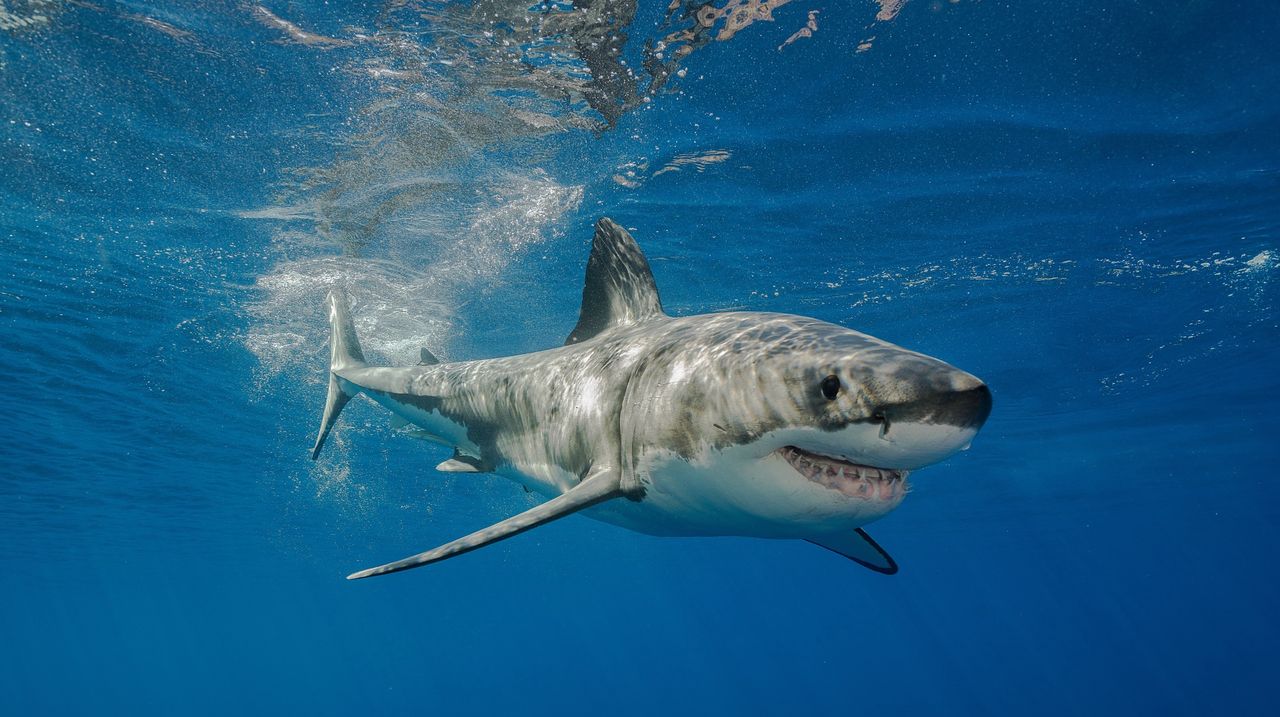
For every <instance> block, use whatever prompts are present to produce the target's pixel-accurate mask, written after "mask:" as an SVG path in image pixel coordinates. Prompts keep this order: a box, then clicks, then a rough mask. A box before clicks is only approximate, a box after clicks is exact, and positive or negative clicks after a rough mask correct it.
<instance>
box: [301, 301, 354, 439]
mask: <svg viewBox="0 0 1280 717" xmlns="http://www.w3.org/2000/svg"><path fill="white" fill-rule="evenodd" d="M328 304H329V323H330V324H331V326H332V328H333V337H332V338H331V339H330V344H331V347H332V349H331V351H330V354H329V396H328V397H327V398H326V399H325V402H324V418H322V419H320V435H319V436H316V445H315V447H314V448H312V449H311V460H315V459H316V457H317V456H319V455H320V449H321V448H323V447H324V439H326V438H328V437H329V431H331V430H333V424H334V423H335V422H336V421H337V420H338V414H339V413H341V412H342V408H343V406H346V405H347V401H350V400H351V399H352V398H355V396H356V393H357V392H355V391H352V390H350V386H351V384H349V383H347V382H346V381H343V380H342V379H340V378H338V376H337V374H336V373H335V372H336V371H339V370H341V369H344V368H359V367H361V366H364V365H365V363H364V352H363V351H361V350H360V339H358V338H356V327H355V325H354V324H352V323H351V312H350V311H349V310H348V308H347V295H346V293H344V292H343V291H342V289H336V288H335V289H334V290H333V291H330V292H329V298H328Z"/></svg>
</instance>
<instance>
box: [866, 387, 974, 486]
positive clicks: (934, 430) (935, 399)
mask: <svg viewBox="0 0 1280 717" xmlns="http://www.w3.org/2000/svg"><path fill="white" fill-rule="evenodd" d="M948 368H950V367H948ZM933 378H934V380H932V381H929V382H928V383H925V384H923V385H921V384H916V385H915V386H914V388H913V390H911V391H910V392H908V393H906V395H903V396H901V398H899V400H897V401H885V402H883V403H881V404H879V405H877V406H875V407H874V409H873V410H874V413H873V422H875V423H878V424H879V437H880V439H881V440H879V441H876V442H875V443H874V445H875V446H876V448H871V449H869V450H870V451H871V455H874V456H875V457H876V458H877V459H878V460H879V461H880V463H881V464H882V465H887V466H891V467H894V468H901V469H912V470H914V469H917V468H922V467H924V466H927V465H930V464H933V463H937V462H938V461H940V460H942V459H944V458H946V457H947V456H950V455H952V454H954V453H955V452H957V451H960V450H963V449H965V448H967V447H968V446H969V443H970V442H971V441H972V440H973V438H974V436H976V435H977V434H978V429H980V428H982V425H983V424H984V423H985V422H986V420H987V417H988V416H989V415H991V389H989V388H988V387H987V385H986V384H985V383H983V382H982V381H980V380H978V379H977V378H975V377H973V376H971V375H970V374H967V373H964V372H962V371H959V370H957V369H950V371H948V372H947V373H946V374H943V375H938V374H935V375H934V377H933Z"/></svg>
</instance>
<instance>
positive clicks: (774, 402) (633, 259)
mask: <svg viewBox="0 0 1280 717" xmlns="http://www.w3.org/2000/svg"><path fill="white" fill-rule="evenodd" d="M329 312H330V321H331V323H332V327H333V341H332V354H331V366H330V374H329V392H328V398H327V401H326V404H325V412H324V417H323V419H322V423H321V428H320V433H319V436H318V437H317V439H316V443H315V447H314V448H313V450H312V458H315V457H317V456H318V455H319V453H320V450H321V448H322V447H323V445H324V442H325V438H326V437H327V436H328V434H329V431H330V430H331V429H332V427H333V424H334V422H335V421H336V420H337V417H338V414H339V412H340V411H341V410H342V408H343V406H345V405H346V403H347V402H348V401H349V400H350V399H351V398H352V397H354V396H356V395H358V394H364V395H365V396H368V397H369V398H371V399H373V400H374V401H376V402H377V403H379V404H381V405H383V406H385V407H386V408H387V409H388V410H390V411H391V412H392V413H393V414H395V416H396V417H398V419H400V420H402V421H407V422H408V423H410V424H413V425H414V426H416V427H417V430H419V431H420V432H421V433H422V434H423V435H424V436H426V437H428V438H430V439H432V440H434V441H437V442H439V443H442V444H445V445H448V446H452V447H453V448H454V454H453V457H452V458H450V459H449V460H446V461H444V462H443V463H441V464H440V465H439V466H437V469H438V470H442V471H449V472H495V473H498V474H501V475H503V476H506V477H509V478H511V479H512V480H514V481H516V482H518V483H520V484H522V485H524V486H525V487H526V488H528V489H529V490H531V491H534V492H537V493H540V494H542V495H545V496H547V497H548V498H549V499H550V500H548V501H547V502H545V503H542V504H540V505H538V506H536V507H534V508H532V509H530V510H528V511H525V512H524V513H521V514H519V515H516V516H513V517H512V518H509V519H507V520H504V521H502V522H500V523H497V524H496V525H493V526H490V527H488V528H485V529H483V530H480V531H477V532H475V533H472V534H471V535H468V536H465V537H463V538H459V539H458V540H455V541H452V542H450V543H446V544H445V545H442V546H440V547H438V548H435V549H432V550H429V551H426V552H424V553H420V554H418V555H414V556H411V557H409V558H405V559H404V560H399V561H396V562H393V563H388V564H386V565H382V566H379V567H376V568H371V569H368V570H363V571H360V572H357V573H354V574H352V575H351V576H349V578H351V579H356V578H363V577H369V576H372V575H379V574H383V573H389V572H396V571H399V570H406V569H409V568H413V567H418V566H421V565H426V564H428V563H432V562H437V561H440V560H444V559H446V558H449V557H453V556H455V555H459V554H462V553H464V552H469V551H471V550H474V549H476V548H479V547H483V546H484V545H488V544H490V543H493V542H496V541H498V540H502V539H504V538H508V537H511V536H513V535H516V534H518V533H521V532H524V531H525V530H529V529H531V528H534V527H537V526H538V525H542V524H544V523H547V522H550V521H552V520H555V519H557V518H561V517H564V516H566V515H569V514H571V513H575V512H582V513H583V514H584V515H587V516H589V517H592V518H596V519H598V520H602V521H605V522H609V523H613V524H616V525H620V526H623V527H626V528H629V529H632V530H636V531H639V532H643V533H649V534H653V535H671V536H676V535H684V536H694V535H740V536H754V537H761V538H790V539H802V540H808V541H810V542H813V543H816V544H818V545H821V546H823V547H826V548H828V549H830V550H833V551H835V552H838V553H840V554H842V555H844V556H846V557H848V558H850V559H852V560H854V561H856V562H858V563H860V564H862V565H865V566H866V567H869V568H871V569H872V570H875V571H877V572H881V573H893V572H896V571H897V565H896V564H895V563H894V561H893V559H892V558H890V557H889V555H888V553H886V552H885V551H884V550H883V549H882V548H880V546H879V545H877V544H876V543H875V541H873V540H872V539H871V538H870V536H868V535H867V534H866V532H865V531H863V530H862V526H864V525H866V524H868V523H870V522H872V521H874V520H876V519H878V518H880V517H883V516H884V515H885V514H887V513H888V512H889V511H891V510H893V509H894V508H896V507H897V506H898V504H899V503H901V502H902V499H903V497H904V495H905V494H906V490H907V488H906V485H907V475H908V472H910V471H913V470H915V469H918V468H921V467H924V466H927V465H930V464H932V463H936V462H938V461H940V460H942V459H944V458H946V457H947V456H949V455H952V454H953V453H955V452H956V451H959V450H962V449H965V448H967V447H968V445H969V443H970V442H971V441H972V439H973V437H974V436H975V435H976V434H977V432H978V429H979V428H981V426H982V424H983V422H984V421H985V420H986V418H987V415H988V414H989V413H990V411H991V392H990V391H989V390H988V389H987V386H986V385H985V384H983V383H982V382H981V381H980V380H978V379H977V378H975V377H974V376H972V375H970V374H968V373H965V372H964V371H961V370H959V369H957V368H954V367H952V366H950V365H948V364H946V363H944V362H942V361H939V360H938V359H935V358H931V357H929V356H925V355H923V354H919V353H916V352H913V351H908V350H907V349H903V348H900V347H898V346H894V345H893V344H890V343H887V342H885V341H881V340H879V339H876V338H874V337H871V336H867V335H866V334H861V333H858V332H856V331H852V330H850V329H846V328H844V327H841V326H836V325H834V324H829V323H825V322H822V321H818V320H816V319H810V318H805V317H802V316H792V315H788V314H776V313H757V312H728V313H717V314H705V315H698V316H685V317H671V316H668V315H666V314H665V313H664V312H663V311H662V304H661V301H660V300H659V298H658V291H657V288H656V286H655V284H654V280H653V274H652V272H651V271H650V269H649V263H648V261H647V260H646V259H645V257H644V254H643V253H642V252H641V251H640V248H639V246H638V245H637V244H636V242H635V240H634V239H632V237H631V235H630V234H628V233H627V232H626V230H624V229H623V228H622V227H620V226H618V225H617V224H616V223H614V222H613V221H611V220H609V219H601V220H600V221H599V222H598V223H597V225H596V233H595V238H594V241H593V243H592V251H591V257H590V259H589V261H588V265H587V273H586V281H585V286H584V289H583V303H582V310H581V314H580V316H579V321H578V324H577V326H576V327H575V328H574V330H573V332H572V333H571V334H570V336H569V339H568V341H567V342H566V344H565V345H564V346H561V347H559V348H554V349H550V350H547V351H540V352H536V353H531V354H524V355H520V356H509V357H505V358H494V359H484V360H478V361H459V362H455V363H440V362H438V361H437V360H436V359H435V357H434V356H433V355H432V354H431V353H430V352H429V351H427V350H426V349H424V350H423V352H422V361H421V362H420V363H419V364H418V365H417V366H411V367H407V368H384V367H373V366H369V365H368V364H367V363H366V362H365V359H364V355H363V353H362V352H361V350H360V345H359V341H358V339H357V338H356V335H355V330H354V327H353V325H352V323H351V319H350V317H349V315H348V309H347V302H346V298H345V296H344V295H343V294H342V293H341V292H334V293H331V294H330V295H329Z"/></svg>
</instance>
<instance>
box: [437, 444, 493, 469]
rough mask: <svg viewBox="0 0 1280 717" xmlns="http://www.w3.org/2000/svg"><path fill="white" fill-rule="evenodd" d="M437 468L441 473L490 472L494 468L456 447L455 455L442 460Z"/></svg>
mask: <svg viewBox="0 0 1280 717" xmlns="http://www.w3.org/2000/svg"><path fill="white" fill-rule="evenodd" d="M436 470H438V471H440V472H441V473H488V472H490V471H492V470H493V466H491V465H489V464H488V463H486V462H484V461H482V460H480V459H479V458H473V457H472V456H469V455H467V454H465V453H463V452H462V451H459V450H458V449H456V448H455V449H454V450H453V457H452V458H450V459H449V460H447V461H442V462H441V463H440V465H438V466H436Z"/></svg>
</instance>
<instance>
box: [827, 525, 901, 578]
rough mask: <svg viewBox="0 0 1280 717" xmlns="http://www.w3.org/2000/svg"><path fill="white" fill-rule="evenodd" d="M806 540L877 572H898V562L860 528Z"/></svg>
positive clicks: (888, 573) (889, 573)
mask: <svg viewBox="0 0 1280 717" xmlns="http://www.w3.org/2000/svg"><path fill="white" fill-rule="evenodd" d="M808 540H809V542H810V543H813V544H814V545H821V546H822V547H824V548H826V549H827V550H830V551H831V552H833V553H840V554H841V555H843V556H845V557H846V558H848V559H850V560H852V561H853V562H855V563H858V564H859V565H862V566H863V567H867V568H870V569H872V570H874V571H876V572H877V573H883V574H885V575H893V574H894V573H896V572H898V564H897V563H895V562H894V561H893V558H891V557H889V554H888V553H887V552H885V550H884V548H882V547H880V545H879V544H878V543H876V541H874V540H872V539H871V536H870V535H867V531H865V530H863V529H862V528H858V529H857V530H852V531H849V532H843V533H831V534H828V535H823V536H819V537H816V538H809V539H808Z"/></svg>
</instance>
